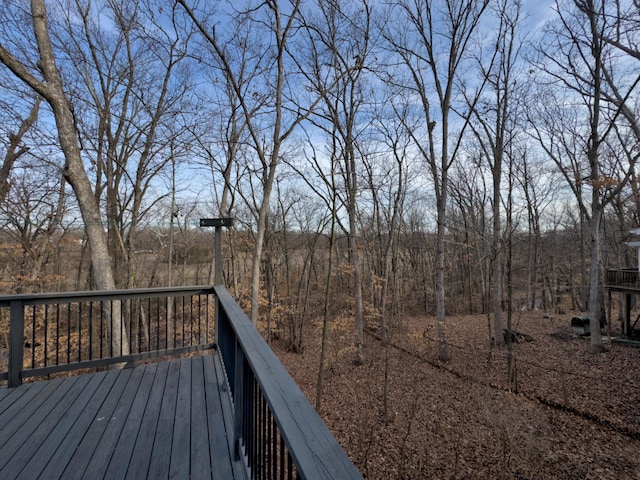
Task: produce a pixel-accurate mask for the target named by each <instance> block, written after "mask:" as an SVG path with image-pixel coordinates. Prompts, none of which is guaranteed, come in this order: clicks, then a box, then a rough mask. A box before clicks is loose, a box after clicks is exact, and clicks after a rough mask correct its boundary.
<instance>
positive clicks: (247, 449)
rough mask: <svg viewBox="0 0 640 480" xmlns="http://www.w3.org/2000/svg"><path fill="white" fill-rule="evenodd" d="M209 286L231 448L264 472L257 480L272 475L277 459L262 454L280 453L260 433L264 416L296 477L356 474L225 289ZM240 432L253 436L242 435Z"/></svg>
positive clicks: (271, 438) (269, 437)
mask: <svg viewBox="0 0 640 480" xmlns="http://www.w3.org/2000/svg"><path fill="white" fill-rule="evenodd" d="M214 290H215V293H216V297H217V298H218V308H219V311H218V314H217V319H218V335H219V336H218V346H219V349H220V352H221V356H222V359H223V363H224V366H225V368H226V370H227V375H228V381H229V383H230V386H231V392H232V394H233V397H234V405H235V414H236V422H237V424H236V435H238V438H236V439H235V441H236V449H237V451H240V450H243V454H244V455H245V457H246V459H247V462H248V463H249V467H250V468H252V469H257V470H258V471H261V472H263V471H265V470H266V473H265V475H264V476H262V475H258V476H257V478H272V475H271V473H272V472H269V471H268V469H269V468H272V469H273V468H275V467H274V463H273V462H277V461H278V459H277V458H276V459H274V458H268V457H269V456H270V455H272V453H273V452H274V451H276V453H277V454H278V455H279V454H280V450H278V449H277V448H275V447H276V446H274V445H273V443H274V439H275V438H276V437H277V435H273V434H272V435H269V434H266V435H265V434H264V432H265V429H266V427H268V425H267V426H265V425H262V424H261V421H266V422H268V421H269V417H270V416H272V418H273V420H274V421H275V423H276V424H277V427H278V430H279V433H280V435H281V438H282V441H283V443H284V445H285V447H286V450H287V451H288V453H289V454H290V456H291V460H292V463H293V465H294V466H295V470H296V472H297V476H298V477H299V478H302V479H305V478H306V479H328V480H329V479H331V480H334V479H338V478H339V479H341V480H343V479H344V480H348V479H360V478H362V476H361V474H360V472H359V471H358V470H357V469H356V467H355V466H354V465H353V463H352V462H351V460H350V459H349V457H348V456H347V454H346V453H345V452H344V450H343V449H342V447H341V446H340V444H339V443H338V441H337V440H336V439H335V437H334V436H333V434H332V433H331V432H330V431H329V429H328V428H327V426H326V425H325V423H324V422H323V421H322V419H321V418H320V416H319V415H318V413H317V412H316V411H315V410H314V408H313V407H312V406H311V404H310V403H309V401H308V400H307V399H306V397H305V396H304V394H303V393H302V391H301V390H300V388H299V387H298V385H297V384H296V383H295V381H294V380H293V379H292V378H291V376H290V375H289V373H288V372H287V371H286V369H285V368H284V366H283V365H282V363H280V361H279V360H278V358H277V357H276V355H275V354H274V353H273V351H272V350H271V348H269V346H268V345H267V343H266V342H265V341H264V339H263V338H262V336H261V335H260V333H259V332H258V331H257V330H256V328H255V327H254V325H253V324H252V323H251V321H250V320H249V318H248V317H247V316H246V315H245V313H244V312H243V311H242V309H241V308H240V307H239V306H238V304H237V303H236V302H235V300H234V299H233V297H231V295H230V294H229V292H228V291H227V290H226V288H224V286H215V287H214ZM247 370H249V371H247ZM247 379H249V381H247ZM253 380H255V382H256V383H257V388H255V387H252V386H251V385H252V383H251V382H252V381H253ZM247 389H249V390H251V392H253V394H254V395H255V394H259V395H260V396H261V398H251V397H252V395H250V394H248V392H247ZM262 401H264V402H265V403H266V406H267V407H268V410H269V413H268V414H264V413H261V411H260V408H261V407H260V406H261V405H262V403H261V402H262ZM255 405H258V408H254V406H255ZM256 410H257V412H256ZM238 417H240V418H238ZM261 429H262V432H261ZM246 436H252V437H253V438H245V437H246ZM265 437H266V438H265ZM256 450H257V453H256ZM270 462H271V463H270ZM283 468H286V467H283Z"/></svg>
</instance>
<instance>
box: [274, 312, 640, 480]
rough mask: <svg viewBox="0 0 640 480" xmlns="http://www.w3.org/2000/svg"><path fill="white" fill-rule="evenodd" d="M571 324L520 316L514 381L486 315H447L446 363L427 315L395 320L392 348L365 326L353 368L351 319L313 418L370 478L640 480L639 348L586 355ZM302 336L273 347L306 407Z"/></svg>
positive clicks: (332, 337)
mask: <svg viewBox="0 0 640 480" xmlns="http://www.w3.org/2000/svg"><path fill="white" fill-rule="evenodd" d="M571 317H572V315H571V314H567V315H557V316H553V317H551V318H544V317H543V316H542V315H541V313H539V312H531V313H528V312H527V313H518V314H517V318H514V329H515V330H517V331H519V332H522V333H525V334H527V335H530V336H531V337H533V341H530V342H526V341H523V342H520V343H517V344H514V345H513V348H512V358H513V364H514V365H515V375H514V379H513V381H512V382H511V383H510V382H508V379H507V358H508V351H507V349H506V348H504V349H495V348H493V349H491V348H490V345H489V341H488V338H489V333H488V326H487V318H486V317H485V316H480V315H477V316H455V317H448V318H447V339H448V341H449V349H450V354H451V361H450V362H448V363H440V362H438V360H437V345H436V343H435V341H434V338H435V319H433V318H424V317H422V318H403V319H402V324H401V325H400V326H398V327H396V328H395V330H394V331H393V332H392V340H391V343H392V344H393V346H391V347H389V348H385V345H384V343H383V342H382V341H381V340H380V338H379V336H378V335H377V332H376V331H374V329H368V333H367V334H366V335H365V357H366V362H365V364H364V365H362V366H358V367H356V366H354V364H353V357H354V349H353V345H354V337H353V334H352V329H353V327H352V320H350V319H348V318H341V319H338V320H335V321H333V322H332V323H331V325H330V328H329V336H328V353H327V362H326V368H325V381H324V387H323V395H322V408H321V416H322V417H323V418H324V420H325V421H326V423H327V424H328V426H329V428H330V429H331V430H332V431H333V433H334V435H335V436H336V438H337V439H338V441H339V442H340V443H341V444H342V446H343V447H344V449H345V450H346V451H347V453H348V454H349V456H350V457H351V459H352V460H353V461H354V463H355V464H356V466H357V467H358V468H359V470H360V471H361V472H362V474H363V475H364V477H365V478H368V479H396V478H398V479H429V478H433V479H475V478H478V479H536V480H537V479H599V480H602V479H612V480H613V479H616V480H622V479H640V348H634V347H631V346H625V345H620V344H616V343H613V344H607V351H606V352H605V353H602V354H591V353H589V339H588V338H584V337H580V336H577V335H574V334H573V333H572V330H571V327H570V320H571ZM505 322H506V319H505ZM605 334H606V331H605ZM305 339H306V342H305V349H304V353H302V354H294V353H288V352H286V351H284V349H283V348H282V345H281V344H280V342H274V343H273V345H272V346H273V348H274V350H275V351H276V353H277V354H278V356H279V357H280V358H281V360H282V361H283V363H284V364H285V365H286V367H287V368H288V370H289V371H290V373H291V375H292V376H293V377H294V379H295V380H296V381H297V382H298V384H299V385H300V386H301V388H302V390H303V391H304V392H305V394H306V395H307V397H308V398H309V400H310V401H311V402H312V403H315V392H316V381H317V373H318V365H319V358H320V354H319V352H320V339H321V322H320V321H318V322H317V324H315V325H310V326H308V327H307V330H306V332H305ZM385 372H387V375H386V377H387V378H388V382H387V387H388V395H387V401H386V405H387V406H386V410H385Z"/></svg>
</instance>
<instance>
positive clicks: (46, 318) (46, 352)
mask: <svg viewBox="0 0 640 480" xmlns="http://www.w3.org/2000/svg"><path fill="white" fill-rule="evenodd" d="M43 307H44V334H43V337H44V359H43V360H42V363H43V366H45V367H46V366H48V365H49V305H46V304H45V305H43Z"/></svg>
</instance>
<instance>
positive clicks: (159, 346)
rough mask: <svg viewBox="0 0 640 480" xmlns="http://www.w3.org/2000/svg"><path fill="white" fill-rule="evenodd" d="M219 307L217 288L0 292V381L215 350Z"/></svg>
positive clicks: (13, 382) (18, 381)
mask: <svg viewBox="0 0 640 480" xmlns="http://www.w3.org/2000/svg"><path fill="white" fill-rule="evenodd" d="M214 310H215V302H214V297H213V290H212V289H211V287H175V288H170V289H167V288H149V289H135V290H114V291H101V292H95V291H94V292H69V293H46V294H24V295H12V296H0V331H4V334H5V335H4V344H5V346H6V347H7V348H8V362H6V363H5V368H6V370H5V371H2V370H0V380H8V384H9V387H13V386H16V385H19V384H20V383H21V382H22V380H23V379H25V378H28V377H35V376H43V375H50V374H53V373H58V372H65V371H72V370H79V369H83V368H96V367H102V366H106V365H109V364H113V363H123V362H132V361H138V360H145V359H150V358H155V357H164V356H169V355H176V354H182V353H186V352H189V351H197V350H204V349H211V348H214V346H215V329H214V321H213V319H214ZM7 330H9V334H8V336H7V334H6V333H7ZM0 367H2V365H1V364H0Z"/></svg>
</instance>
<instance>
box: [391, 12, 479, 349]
mask: <svg viewBox="0 0 640 480" xmlns="http://www.w3.org/2000/svg"><path fill="white" fill-rule="evenodd" d="M488 4H489V2H488V0H484V1H482V2H478V1H474V0H446V1H444V2H443V3H436V2H423V1H420V0H408V1H405V0H403V1H400V2H398V4H397V6H396V7H395V9H394V12H397V15H398V16H397V19H398V21H397V22H395V23H394V24H393V25H394V27H395V28H393V30H389V31H388V33H387V34H386V38H387V41H388V42H389V44H390V48H391V49H392V50H393V51H394V52H395V53H396V54H397V55H398V57H399V59H400V62H401V63H402V65H403V66H404V68H405V70H406V72H407V77H408V78H406V79H403V80H399V79H397V78H390V79H389V81H390V82H391V83H395V84H398V83H399V82H403V84H402V86H403V87H405V88H406V89H408V90H409V91H411V92H412V93H413V94H414V95H415V97H416V100H417V101H418V103H419V106H420V109H421V112H422V114H423V118H424V125H423V128H422V129H420V130H418V131H414V132H413V135H414V139H413V140H414V143H415V145H416V146H417V147H418V149H419V150H420V152H421V154H422V156H423V158H424V159H425V161H426V163H427V166H428V170H429V173H430V175H431V180H432V182H433V185H434V190H435V195H436V210H437V232H436V251H435V271H434V277H435V278H434V286H435V287H434V289H435V297H436V321H437V331H438V358H440V359H441V360H443V361H448V360H449V349H448V346H447V340H446V329H445V316H446V313H445V253H446V252H445V235H446V230H447V221H446V217H447V195H448V189H449V169H450V168H451V165H452V163H453V162H454V161H455V160H456V157H457V154H458V150H459V148H460V143H461V140H462V136H463V133H464V130H465V128H466V126H467V125H468V120H469V115H468V114H467V115H466V116H465V117H463V118H462V126H461V128H459V131H458V132H457V133H454V127H453V125H452V123H451V121H450V119H451V114H452V113H453V108H452V107H453V106H454V102H455V95H456V81H457V76H458V75H460V74H461V70H462V69H463V67H464V63H465V58H466V55H468V53H469V49H470V48H471V46H472V45H471V43H472V38H473V35H474V33H475V32H476V29H477V27H478V23H479V22H480V18H481V17H482V16H483V14H484V12H485V10H486V8H487V6H488ZM425 72H427V73H426V75H425ZM433 96H435V98H436V101H435V102H433V103H432V101H431V99H432V98H433ZM475 96H477V92H476V94H475V95H474V97H475ZM437 142H439V143H437Z"/></svg>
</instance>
